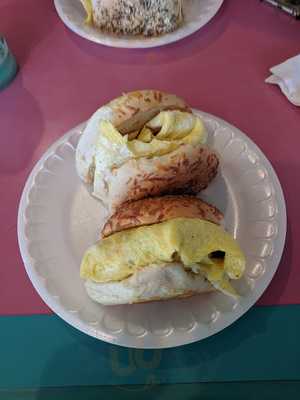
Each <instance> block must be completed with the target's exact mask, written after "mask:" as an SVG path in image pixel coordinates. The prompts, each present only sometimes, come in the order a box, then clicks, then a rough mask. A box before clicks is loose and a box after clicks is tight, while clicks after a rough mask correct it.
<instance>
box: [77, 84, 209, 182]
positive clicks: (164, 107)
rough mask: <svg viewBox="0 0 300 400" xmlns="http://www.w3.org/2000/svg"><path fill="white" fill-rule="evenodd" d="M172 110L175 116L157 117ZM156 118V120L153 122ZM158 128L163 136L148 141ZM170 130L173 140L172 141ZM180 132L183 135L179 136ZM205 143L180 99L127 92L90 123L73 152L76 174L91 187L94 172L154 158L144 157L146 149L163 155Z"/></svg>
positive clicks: (198, 124)
mask: <svg viewBox="0 0 300 400" xmlns="http://www.w3.org/2000/svg"><path fill="white" fill-rule="evenodd" d="M175 110H177V114H176V113H175V114H173V113H169V114H168V115H161V116H159V115H158V114H160V113H161V112H164V111H175ZM179 111H181V112H182V113H180V112H179ZM171 114H172V115H171ZM156 116H157V117H158V119H156V120H153V118H154V117H156ZM159 117H161V118H159ZM151 120H153V122H154V124H153V123H152V125H151V126H150V127H149V128H146V129H143V130H142V133H143V135H142V136H143V137H139V138H138V140H135V139H136V138H137V136H138V135H139V133H140V131H141V129H142V128H145V124H146V123H147V122H149V121H151ZM160 128H161V130H163V132H159V134H158V135H157V136H156V135H152V137H151V132H154V133H156V132H158V131H159V129H160ZM194 128H196V129H194ZM173 130H175V136H176V137H175V138H173V137H172V133H173ZM180 130H181V131H182V132H183V134H181V135H180ZM178 131H179V132H178ZM160 133H162V134H161V135H160ZM149 135H150V138H149ZM168 135H169V136H168ZM147 137H148V138H147ZM205 140H206V136H205V128H204V126H203V124H202V122H201V120H200V119H199V118H198V117H196V116H193V114H192V113H191V110H190V108H189V106H188V105H187V104H186V102H185V101H184V100H183V99H181V98H180V97H177V96H175V95H172V94H168V93H164V92H160V91H157V90H141V91H135V92H130V93H127V94H123V95H122V96H120V97H118V98H116V99H114V100H112V101H110V102H109V103H108V104H106V105H104V106H102V107H100V108H99V109H98V110H97V111H96V112H95V113H94V114H93V115H92V117H91V118H90V119H89V121H88V123H87V125H86V127H85V129H84V131H83V133H82V135H81V137H80V140H79V143H78V146H77V149H76V166H77V171H78V174H79V176H80V177H81V179H82V180H83V181H84V182H86V183H88V184H91V183H93V181H94V176H95V170H98V172H99V173H100V172H101V173H103V171H105V170H106V169H107V168H108V169H109V168H111V167H116V166H119V165H121V164H123V163H124V162H126V160H128V159H131V158H138V157H140V155H144V154H146V156H153V155H154V153H153V152H152V155H149V154H147V151H148V149H149V148H151V149H153V147H154V148H155V149H156V150H155V155H162V153H163V154H166V153H168V152H171V151H173V150H175V148H178V146H179V145H180V144H182V143H190V144H193V145H194V144H196V143H202V142H205Z"/></svg>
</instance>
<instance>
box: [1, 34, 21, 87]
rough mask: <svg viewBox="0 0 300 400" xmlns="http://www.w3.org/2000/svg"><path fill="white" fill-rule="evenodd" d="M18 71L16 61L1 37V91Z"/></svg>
mask: <svg viewBox="0 0 300 400" xmlns="http://www.w3.org/2000/svg"><path fill="white" fill-rule="evenodd" d="M17 71H18V66H17V63H16V59H15V57H14V56H13V55H12V53H11V52H10V51H9V48H8V46H7V43H6V41H5V39H4V37H3V36H1V35H0V90H1V89H4V88H5V87H6V86H7V85H8V84H9V83H10V82H11V81H12V80H13V79H14V77H15V76H16V73H17Z"/></svg>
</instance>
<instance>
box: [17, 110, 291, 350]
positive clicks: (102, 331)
mask: <svg viewBox="0 0 300 400" xmlns="http://www.w3.org/2000/svg"><path fill="white" fill-rule="evenodd" d="M194 111H195V112H196V113H198V114H199V115H200V116H201V117H202V118H203V120H204V122H205V124H206V126H207V128H208V131H209V143H210V145H211V146H212V147H213V148H214V149H216V150H217V151H219V153H220V154H221V168H220V169H221V171H220V174H219V176H218V177H217V178H216V179H215V181H214V182H213V183H212V184H211V186H210V187H209V188H208V189H207V190H206V191H204V192H202V193H201V197H202V198H203V199H205V200H207V201H211V202H212V203H213V204H215V205H216V206H217V207H219V208H220V209H221V210H222V211H223V213H224V215H225V226H226V228H227V230H228V231H230V232H231V233H232V234H233V235H234V237H235V238H236V239H237V240H238V241H239V243H240V245H241V247H242V249H243V250H244V252H245V254H246V257H247V268H246V274H245V276H244V278H243V279H242V280H241V281H239V282H235V283H236V285H235V286H236V288H237V289H238V290H239V292H240V294H241V295H242V297H241V299H240V300H239V301H234V300H232V299H230V298H228V297H226V296H224V295H223V294H221V293H210V294H203V295H199V296H194V297H191V298H188V299H184V300H171V301H166V302H156V303H148V304H136V305H124V306H110V307H109V306H101V305H99V304H96V303H94V302H93V301H92V300H90V299H89V298H88V296H87V294H86V292H85V289H84V285H83V282H82V280H81V279H80V277H79V265H80V261H81V257H82V255H83V252H84V251H85V250H86V248H87V247H88V246H90V245H91V244H92V243H94V242H95V241H96V239H97V237H98V233H99V226H100V225H101V216H102V218H103V215H104V210H103V209H102V207H101V205H100V203H99V202H98V201H97V200H95V199H94V198H92V197H91V196H90V195H89V194H88V193H87V190H86V189H85V187H84V185H83V184H82V183H81V182H80V180H79V178H78V177H77V175H76V171H75V159H74V152H75V148H76V145H77V142H78V139H79V136H80V134H81V132H82V129H83V128H84V125H85V124H81V125H80V126H78V127H76V128H74V129H72V130H71V131H70V132H68V133H67V134H66V135H64V136H63V137H62V138H61V139H59V140H58V141H57V142H56V143H54V144H53V145H52V146H51V147H50V148H49V150H47V152H46V153H45V154H44V155H43V157H42V158H41V159H40V161H39V162H38V163H37V165H36V166H35V167H34V169H33V171H32V173H31V175H30V176H29V178H28V181H27V183H26V185H25V188H24V192H23V194H22V198H21V202H20V207H19V215H18V238H19V245H20V249H21V254H22V257H23V260H24V264H25V268H26V271H27V273H28V275H29V277H30V279H31V281H32V283H33V285H34V287H35V289H36V290H37V292H38V293H39V294H40V296H41V297H42V299H43V300H44V301H45V303H46V304H48V306H49V307H50V308H51V309H52V310H53V311H54V312H55V313H57V314H58V315H59V316H60V317H61V318H63V319H64V320H65V321H67V322H68V323H69V324H71V325H73V326H74V327H76V328H78V329H79V330H81V331H82V332H85V333H87V334H88V335H91V336H94V337H96V338H99V339H101V340H104V341H107V342H111V343H115V344H119V345H122V346H128V347H139V348H164V347H173V346H178V345H183V344H186V343H191V342H194V341H197V340H201V339H203V338H205V337H208V336H211V335H213V334H214V333H216V332H219V331H221V330H222V329H224V328H225V327H226V326H228V325H230V324H231V323H232V322H234V321H235V320H237V319H238V318H239V317H240V316H241V315H243V314H244V313H245V312H246V311H247V310H248V309H249V308H250V307H251V306H252V305H253V304H254V303H255V302H256V301H257V300H258V298H259V297H260V296H261V294H262V293H263V292H264V290H265V289H266V287H267V286H268V285H269V283H270V282H271V279H272V277H273V275H274V273H275V271H276V269H277V267H278V264H279V261H280V258H281V254H282V251H283V247H284V241H285V234H286V209H285V201H284V197H283V193H282V189H281V187H280V183H279V181H278V178H277V176H276V174H275V172H274V170H273V168H272V166H271V164H270V163H269V161H268V160H267V159H266V157H265V156H264V155H263V153H262V152H261V151H260V150H259V149H258V148H257V146H256V145H255V144H254V143H253V142H252V141H251V140H250V139H249V138H248V137H247V136H246V135H244V134H243V133H242V132H241V131H239V130H238V129H236V128H235V127H233V126H231V125H229V124H228V123H226V122H224V121H222V120H221V119H219V118H216V117H214V116H212V115H209V114H206V113H203V112H198V111H196V110H194ZM236 328H237V329H238V326H237V327H236Z"/></svg>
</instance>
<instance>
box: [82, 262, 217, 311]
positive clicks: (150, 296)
mask: <svg viewBox="0 0 300 400" xmlns="http://www.w3.org/2000/svg"><path fill="white" fill-rule="evenodd" d="M85 287H86V290H87V293H88V295H89V296H90V297H91V299H92V300H94V301H96V302H98V303H101V304H104V305H116V304H133V303H143V302H149V301H155V300H167V299H172V298H176V297H177V298H180V297H188V296H192V295H194V294H197V293H205V292H210V291H212V290H215V289H214V288H213V287H212V285H211V284H210V283H209V282H208V281H207V280H206V279H205V278H204V277H203V276H202V275H200V274H194V273H193V272H191V271H187V270H186V269H184V267H183V265H182V264H180V263H167V264H159V265H158V264H152V265H149V266H147V267H144V268H141V269H139V270H138V271H136V272H135V273H134V274H133V275H131V276H130V277H129V278H126V279H123V280H122V281H115V282H106V283H98V282H94V281H91V280H87V281H86V282H85Z"/></svg>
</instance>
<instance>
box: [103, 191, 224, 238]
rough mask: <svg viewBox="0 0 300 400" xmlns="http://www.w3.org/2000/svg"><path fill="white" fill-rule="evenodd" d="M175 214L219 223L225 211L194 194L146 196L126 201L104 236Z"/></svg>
mask: <svg viewBox="0 0 300 400" xmlns="http://www.w3.org/2000/svg"><path fill="white" fill-rule="evenodd" d="M172 218H200V219H205V220H207V221H210V222H213V223H215V224H220V223H221V221H222V219H223V215H222V213H221V212H220V211H219V210H218V209H217V208H216V207H214V206H212V205H209V204H207V203H205V202H204V201H202V200H200V199H198V198H197V197H193V196H162V197H153V198H146V199H142V200H137V201H134V202H128V203H125V204H123V205H122V207H121V208H119V209H118V210H117V211H116V212H115V214H113V215H112V216H111V217H110V219H109V220H108V221H107V222H106V224H105V225H104V227H103V230H102V237H103V238H104V237H107V236H109V235H112V234H113V233H116V232H120V231H122V230H125V229H130V228H135V227H138V226H143V225H152V224H157V223H159V222H163V221H166V220H168V219H172Z"/></svg>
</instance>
